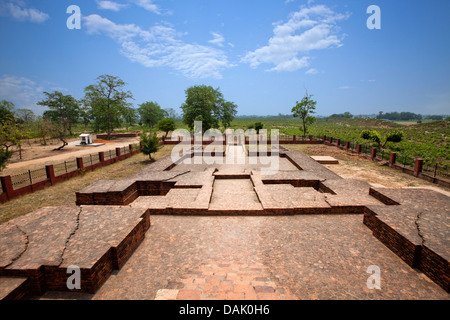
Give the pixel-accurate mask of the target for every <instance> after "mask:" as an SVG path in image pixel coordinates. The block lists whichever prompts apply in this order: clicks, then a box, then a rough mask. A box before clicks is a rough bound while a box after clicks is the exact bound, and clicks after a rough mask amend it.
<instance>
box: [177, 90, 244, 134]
mask: <svg viewBox="0 0 450 320" xmlns="http://www.w3.org/2000/svg"><path fill="white" fill-rule="evenodd" d="M185 92H186V101H185V103H184V104H183V105H182V106H181V109H182V111H183V122H184V123H185V124H187V125H188V126H189V128H190V129H191V130H193V129H194V122H195V121H202V129H203V132H205V131H206V130H209V129H211V128H217V127H218V126H219V123H220V122H221V123H222V125H223V126H224V127H227V126H229V125H230V124H231V122H232V121H233V119H234V116H235V115H236V113H237V111H236V109H237V105H236V104H234V103H232V102H228V101H226V100H225V99H224V98H223V95H222V93H221V92H220V90H219V88H217V89H214V88H213V87H211V86H205V85H202V86H193V87H190V88H188V89H187V90H186V91H185Z"/></svg>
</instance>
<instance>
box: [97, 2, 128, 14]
mask: <svg viewBox="0 0 450 320" xmlns="http://www.w3.org/2000/svg"><path fill="white" fill-rule="evenodd" d="M97 5H98V8H99V9H103V10H112V11H116V12H117V11H120V10H122V9H123V8H126V7H127V5H126V4H122V3H117V2H114V1H107V0H97Z"/></svg>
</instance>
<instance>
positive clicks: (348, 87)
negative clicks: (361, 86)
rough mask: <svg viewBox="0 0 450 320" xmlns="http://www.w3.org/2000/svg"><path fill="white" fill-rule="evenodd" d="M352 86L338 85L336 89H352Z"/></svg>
mask: <svg viewBox="0 0 450 320" xmlns="http://www.w3.org/2000/svg"><path fill="white" fill-rule="evenodd" d="M352 88H353V87H350V86H342V87H339V88H338V89H341V90H348V89H352Z"/></svg>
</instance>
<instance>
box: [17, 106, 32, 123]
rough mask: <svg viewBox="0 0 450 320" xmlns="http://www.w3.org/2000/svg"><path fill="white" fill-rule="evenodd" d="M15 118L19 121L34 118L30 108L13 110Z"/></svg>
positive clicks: (28, 120) (25, 121)
mask: <svg viewBox="0 0 450 320" xmlns="http://www.w3.org/2000/svg"><path fill="white" fill-rule="evenodd" d="M15 114H16V119H17V120H18V121H20V122H24V123H30V122H32V121H33V120H34V119H35V117H36V116H35V115H34V112H33V110H30V109H17V110H16V111H15Z"/></svg>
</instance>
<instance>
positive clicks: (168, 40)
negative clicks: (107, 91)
mask: <svg viewBox="0 0 450 320" xmlns="http://www.w3.org/2000/svg"><path fill="white" fill-rule="evenodd" d="M84 27H85V30H87V32H88V33H89V34H103V35H106V36H108V37H110V38H112V39H114V40H115V41H117V42H118V43H119V45H120V52H121V54H122V55H124V56H125V57H127V58H128V59H130V60H131V61H133V62H137V63H140V64H142V65H143V66H145V67H148V68H153V67H169V68H172V69H174V70H175V71H177V72H179V73H181V74H182V75H184V76H186V77H189V78H209V77H212V78H221V77H222V75H221V71H222V70H224V69H226V68H229V67H231V66H232V65H231V64H230V63H229V62H228V59H227V57H226V55H225V54H224V52H223V51H222V50H219V49H216V48H213V47H210V46H203V45H199V44H189V43H185V42H183V41H182V40H180V39H179V37H180V35H179V34H178V33H177V32H176V30H175V29H173V28H172V27H171V26H167V25H155V26H153V27H152V28H150V29H148V30H143V29H141V28H140V27H138V26H136V25H134V24H127V25H126V24H116V23H114V22H112V21H110V20H108V19H106V18H103V17H101V16H99V15H90V16H87V17H85V18H84Z"/></svg>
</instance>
